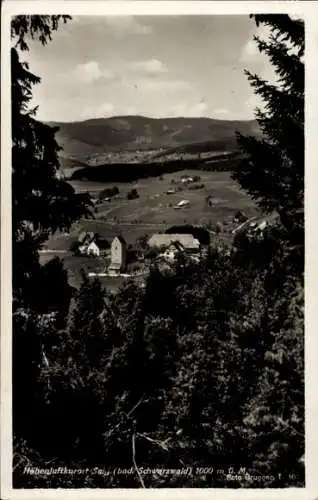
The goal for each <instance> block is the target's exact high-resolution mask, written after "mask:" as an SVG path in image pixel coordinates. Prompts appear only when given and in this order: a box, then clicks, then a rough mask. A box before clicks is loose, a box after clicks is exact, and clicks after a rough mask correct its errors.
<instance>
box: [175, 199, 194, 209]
mask: <svg viewBox="0 0 318 500" xmlns="http://www.w3.org/2000/svg"><path fill="white" fill-rule="evenodd" d="M189 205H190V201H189V200H181V201H179V202H178V203H177V204H176V205H175V207H174V208H183V207H187V206H189Z"/></svg>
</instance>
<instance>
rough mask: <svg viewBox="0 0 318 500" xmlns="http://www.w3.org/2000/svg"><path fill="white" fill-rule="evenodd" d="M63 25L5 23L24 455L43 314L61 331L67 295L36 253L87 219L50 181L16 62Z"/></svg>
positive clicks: (56, 270) (55, 21)
mask: <svg viewBox="0 0 318 500" xmlns="http://www.w3.org/2000/svg"><path fill="white" fill-rule="evenodd" d="M68 19H70V17H69V16H16V17H14V18H13V19H12V23H11V39H12V47H11V93H12V94H11V95H12V100H11V106H12V251H13V255H12V257H13V270H12V271H13V283H12V284H13V345H12V347H13V350H12V360H13V432H14V435H15V437H16V440H15V443H16V444H17V448H18V449H21V443H22V442H23V443H24V445H23V447H24V448H25V446H30V443H33V444H36V443H37V444H38V441H37V440H36V436H35V434H36V432H37V431H36V432H35V429H37V430H39V428H41V427H39V426H41V422H43V418H42V417H43V414H44V413H43V412H44V407H45V405H46V400H47V391H48V388H49V387H50V383H49V379H48V378H47V377H46V376H45V377H44V378H45V383H44V385H42V384H41V383H40V379H41V377H42V375H43V369H44V368H45V367H46V366H47V364H48V363H49V360H48V357H47V351H46V349H47V347H46V346H45V342H43V341H44V339H45V331H47V330H49V331H51V333H53V332H55V331H56V321H55V320H53V322H52V317H51V316H50V314H49V313H51V312H56V313H57V318H56V319H57V320H58V324H59V325H60V326H61V325H63V324H64V321H65V317H66V315H67V312H68V311H67V310H68V304H69V300H70V292H71V290H70V287H69V285H68V283H67V278H66V275H65V272H64V271H63V269H62V266H61V262H60V261H58V260H55V261H53V262H52V263H50V264H48V265H46V266H44V267H42V266H40V263H39V249H40V248H41V245H42V244H43V242H44V241H45V240H46V239H47V237H48V236H49V235H50V234H51V233H53V232H55V231H56V230H57V229H65V228H69V227H70V225H71V223H72V222H73V221H74V220H76V219H78V218H80V217H81V216H83V215H88V214H89V213H90V212H89V204H90V200H89V199H88V197H85V196H82V195H80V196H79V195H77V194H75V192H74V190H73V188H72V187H71V186H70V185H69V184H67V183H66V182H64V181H62V180H60V179H59V177H58V169H59V159H58V153H59V150H60V148H59V146H58V144H57V142H56V140H55V133H56V130H57V129H56V128H52V127H50V126H48V125H46V124H44V123H41V122H40V121H38V120H37V119H36V118H35V116H36V108H34V109H31V108H30V101H31V99H32V89H33V86H34V85H36V84H38V83H39V82H40V78H38V77H37V76H35V75H34V74H33V73H32V72H31V71H30V70H29V66H28V64H27V63H25V62H22V61H21V59H20V58H21V52H23V51H26V50H28V49H29V45H28V44H29V40H30V39H34V40H39V41H40V42H41V43H42V44H43V45H45V44H46V43H47V42H48V41H49V40H50V39H51V36H52V34H53V32H55V31H56V30H57V29H58V27H59V24H60V22H61V21H64V22H66V21H67V20H68ZM43 290H44V291H43ZM39 315H41V316H42V317H40V316H39ZM43 315H44V316H43ZM43 323H44V324H43ZM45 351H46V352H45ZM39 435H41V432H39ZM42 437H43V434H42ZM31 447H32V446H31Z"/></svg>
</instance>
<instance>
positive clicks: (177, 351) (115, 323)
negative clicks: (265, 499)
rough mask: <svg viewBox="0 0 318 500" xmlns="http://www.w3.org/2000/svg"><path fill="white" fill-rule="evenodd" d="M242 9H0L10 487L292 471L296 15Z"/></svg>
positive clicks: (298, 258) (232, 482)
mask: <svg viewBox="0 0 318 500" xmlns="http://www.w3.org/2000/svg"><path fill="white" fill-rule="evenodd" d="M13 3H14V2H13ZM48 3H50V2H48ZM83 3H85V2H83ZM86 3H89V2H86ZM101 3H103V2H101ZM106 3H107V2H106ZM131 3H133V2H131ZM150 3H151V2H150ZM155 3H156V2H155ZM193 3H195V2H193ZM239 3H241V4H244V2H239ZM295 3H297V2H295ZM92 4H94V2H92ZM95 4H96V2H95ZM245 4H250V6H249V7H250V11H248V10H246V9H245V10H244V12H245V13H241V14H231V12H229V13H228V12H225V10H224V13H223V14H222V13H221V14H217V13H211V14H209V15H207V14H200V12H199V11H198V12H197V13H196V14H189V13H188V14H187V13H185V14H182V13H181V12H179V13H178V14H172V13H171V14H169V12H167V10H166V11H163V12H162V14H161V15H160V14H159V15H157V14H156V15H151V12H150V11H149V9H148V13H145V14H139V13H138V14H136V15H133V14H131V10H130V13H129V14H125V12H123V13H121V14H119V13H117V14H114V13H112V12H109V13H108V14H105V13H103V12H101V13H100V14H98V11H95V12H93V11H92V13H91V14H90V15H88V14H89V13H88V14H85V15H83V14H77V13H76V12H75V13H74V12H73V11H72V9H71V8H70V10H69V12H70V14H66V13H62V14H59V12H58V11H54V12H53V13H52V10H50V13H49V14H45V13H44V14H43V12H42V11H43V8H42V9H39V13H37V12H35V13H34V12H32V13H31V14H26V13H25V11H24V10H23V9H21V11H20V12H15V14H12V16H11V17H10V26H9V28H8V32H9V33H10V35H9V38H10V41H9V43H8V45H7V47H6V50H7V53H8V54H9V52H10V56H9V55H7V57H8V61H10V63H9V64H10V80H11V82H10V89H11V90H10V93H11V94H10V97H11V102H10V101H9V102H8V103H6V105H7V106H9V108H10V111H9V114H10V120H11V125H10V128H8V130H10V134H9V138H8V140H9V144H8V149H9V150H10V162H11V164H10V166H9V165H7V166H6V167H8V169H9V167H10V173H9V174H8V175H9V177H10V184H11V185H10V186H9V185H8V186H7V187H6V186H4V185H2V190H4V189H7V190H8V193H9V191H10V194H8V195H7V196H10V197H11V206H10V211H9V212H8V216H7V219H6V220H7V221H8V220H9V219H10V231H11V233H10V235H9V237H10V238H12V243H11V246H10V255H11V257H12V265H11V271H9V270H8V269H9V267H10V266H9V264H8V265H7V266H6V265H5V264H2V266H3V267H2V269H4V268H5V267H7V272H10V273H11V275H10V276H11V278H10V283H9V286H10V318H9V319H8V321H7V323H6V324H7V325H9V327H10V328H12V334H10V335H11V336H10V339H11V340H10V345H9V347H8V356H10V357H12V370H11V372H10V377H12V380H11V382H12V394H11V399H12V422H11V423H10V425H11V426H12V436H11V438H10V439H11V446H12V454H11V455H12V463H10V464H9V465H8V464H7V467H9V469H10V471H11V472H10V476H11V478H10V481H11V482H12V488H13V490H21V489H34V490H35V489H41V490H45V489H58V488H62V489H65V490H67V489H83V488H86V489H92V490H94V489H95V490H96V489H116V488H119V489H162V488H164V489H189V488H191V489H198V488H199V489H209V488H218V489H233V490H237V489H255V490H260V489H273V488H274V489H284V488H292V489H303V488H305V486H306V481H305V475H306V464H305V462H306V461H305V453H306V451H307V448H306V447H305V439H306V433H305V369H304V367H305V335H304V332H305V328H304V325H305V318H304V316H305V314H304V311H305V303H304V286H305V266H304V262H305V260H304V259H305V245H304V241H305V230H304V190H305V184H304V165H305V129H304V122H305V120H304V115H305V90H304V75H305V29H307V25H306V21H305V17H304V16H303V15H301V14H299V13H297V12H299V9H298V10H297V9H294V11H293V9H292V7H293V3H291V4H289V9H288V11H287V10H286V8H285V9H282V11H281V12H280V11H277V10H276V11H275V12H267V11H266V10H268V9H264V12H260V11H259V9H258V10H255V11H254V10H253V2H245ZM73 10H74V9H73ZM64 11H65V9H64ZM255 12H256V13H255ZM2 88H4V86H3V84H2ZM1 163H2V169H3V168H4V165H3V162H1ZM2 217H4V215H3V211H2ZM8 227H9V226H8ZM2 240H3V238H2ZM3 243H4V242H3V241H2V244H3ZM306 366H307V365H306ZM305 448H306V449H305ZM10 461H11V459H10ZM3 498H6V497H5V496H4V497H3Z"/></svg>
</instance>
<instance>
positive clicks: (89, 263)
mask: <svg viewBox="0 0 318 500" xmlns="http://www.w3.org/2000/svg"><path fill="white" fill-rule="evenodd" d="M183 175H189V176H194V175H197V176H200V181H199V182H198V183H197V184H201V185H202V184H204V187H202V188H201V189H191V188H190V186H191V184H190V185H184V184H182V183H181V177H182V176H183ZM70 183H71V184H72V186H73V187H74V189H75V190H76V191H77V192H87V191H88V192H89V193H90V194H91V196H92V197H94V198H95V199H97V198H98V196H99V193H100V192H101V191H103V190H104V189H106V188H111V187H113V186H114V185H117V187H118V189H119V194H118V195H117V196H116V197H114V198H112V199H111V200H110V201H102V202H101V203H98V204H97V205H96V212H95V214H94V219H86V220H82V221H80V222H78V223H76V224H74V225H73V226H72V228H71V231H70V233H68V234H65V233H56V234H55V235H54V236H53V237H52V238H50V239H49V240H48V242H47V245H46V246H47V249H49V250H50V253H49V254H41V262H43V263H44V262H45V261H47V260H48V259H49V258H52V257H53V256H54V255H55V254H56V255H58V256H59V257H60V258H62V259H63V260H64V265H65V267H66V269H68V270H69V275H70V283H71V284H73V286H78V284H79V282H80V269H81V268H83V269H85V270H86V271H87V272H90V271H96V272H98V271H100V272H102V271H104V269H105V263H104V262H103V259H102V258H99V259H96V258H93V257H76V256H73V255H72V254H71V253H70V252H69V248H70V246H71V244H72V242H73V241H75V240H76V239H77V237H78V235H79V233H80V232H81V231H93V232H94V233H99V234H100V235H101V236H102V237H103V238H105V239H107V240H108V241H111V239H112V238H113V237H114V236H115V235H117V234H119V233H120V234H122V235H123V236H124V238H125V240H126V241H127V243H128V244H134V243H135V242H136V240H137V239H138V238H140V237H142V236H144V235H149V236H151V235H152V234H153V233H155V232H163V231H165V230H166V229H168V228H169V227H170V226H173V225H182V224H192V225H197V226H205V227H208V228H210V229H213V227H214V226H215V224H216V223H218V222H221V223H223V224H224V225H226V223H227V221H230V220H231V219H233V216H234V214H235V213H236V212H237V211H238V210H241V211H243V212H245V214H246V215H247V216H248V217H252V216H254V215H257V213H258V212H257V209H256V206H255V204H254V202H253V201H252V200H251V199H250V198H249V197H248V196H247V195H246V193H244V192H243V191H242V190H241V189H240V188H239V187H238V185H237V184H236V183H235V182H234V181H233V180H232V179H231V175H230V172H209V171H204V170H202V171H200V170H199V171H198V170H184V171H182V172H177V173H173V174H165V175H164V176H162V177H156V178H148V179H141V180H139V181H138V182H126V183H117V184H114V183H97V182H96V183H95V182H88V181H86V182H85V181H70ZM180 186H182V191H176V192H175V193H173V194H167V191H169V190H171V189H175V190H177V189H178V187H180ZM189 188H190V189H189ZM131 189H136V190H137V192H138V195H139V198H136V199H132V200H128V199H127V194H128V193H129V191H131ZM207 197H212V199H213V206H209V204H208V202H207ZM183 199H186V200H189V201H190V205H189V206H188V207H184V208H182V209H178V210H176V209H175V208H174V206H175V205H176V203H178V202H179V201H181V200H183ZM211 237H212V238H213V233H212V236H211ZM223 239H224V240H225V241H229V239H231V235H230V234H228V233H226V234H224V238H223ZM212 241H213V240H212ZM55 251H56V253H55ZM61 251H64V252H66V253H65V254H61V253H59V252H61ZM108 281H109V280H108ZM119 281H120V279H119ZM109 284H110V285H113V284H114V285H116V286H118V284H117V283H116V284H115V283H113V281H112V283H109Z"/></svg>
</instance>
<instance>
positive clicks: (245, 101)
mask: <svg viewBox="0 0 318 500" xmlns="http://www.w3.org/2000/svg"><path fill="white" fill-rule="evenodd" d="M257 32H258V30H257V29H256V27H255V24H254V22H253V20H250V19H249V17H248V16H243V15H242V16H216V15H213V16H212V15H211V16H160V17H159V16H148V17H138V16H136V17H131V16H116V17H115V16H107V17H106V16H98V17H96V16H92V17H87V16H85V17H83V16H82V17H73V19H72V21H70V22H69V23H68V24H66V25H61V27H60V29H59V31H58V32H57V33H56V34H54V37H53V40H52V42H50V43H49V44H48V45H46V46H45V47H42V46H41V44H40V43H39V42H34V43H32V44H30V52H29V54H28V56H27V58H28V60H29V62H30V70H31V71H32V72H34V73H35V74H37V75H38V76H40V77H41V79H42V81H41V83H40V84H39V85H37V86H36V88H35V90H34V104H36V105H39V112H38V115H37V116H38V118H39V119H41V120H47V121H48V120H51V121H76V120H83V119H86V118H92V117H108V116H113V115H126V114H130V115H131V114H138V115H145V116H152V117H170V116H193V117H195V116H208V117H214V118H222V119H250V118H252V117H253V109H254V107H255V105H256V104H257V100H256V99H255V97H254V96H253V93H252V90H251V88H250V85H249V83H248V81H247V78H246V76H245V75H244V72H243V70H244V68H247V69H249V70H250V71H252V72H255V73H257V74H259V75H263V76H267V77H268V76H270V75H271V71H270V70H271V68H270V65H269V63H268V61H267V60H266V58H264V57H263V56H261V55H260V54H259V52H258V50H257V48H256V44H255V43H254V42H253V41H252V36H253V33H257ZM22 58H24V59H25V53H23V54H22Z"/></svg>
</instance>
